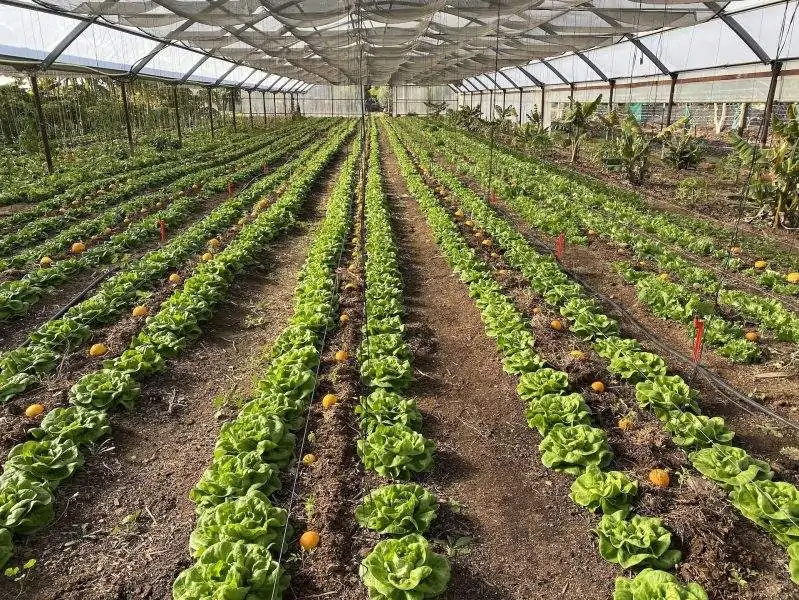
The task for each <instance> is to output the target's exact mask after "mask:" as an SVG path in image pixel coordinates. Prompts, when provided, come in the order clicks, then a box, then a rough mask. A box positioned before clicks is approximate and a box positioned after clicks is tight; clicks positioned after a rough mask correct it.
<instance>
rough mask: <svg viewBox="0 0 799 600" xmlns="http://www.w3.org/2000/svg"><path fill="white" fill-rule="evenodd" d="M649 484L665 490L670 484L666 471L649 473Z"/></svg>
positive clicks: (655, 470)
mask: <svg viewBox="0 0 799 600" xmlns="http://www.w3.org/2000/svg"><path fill="white" fill-rule="evenodd" d="M649 482H650V483H651V484H652V485H654V486H655V487H659V488H667V487H669V483H671V478H670V477H669V472H668V471H666V469H652V470H651V471H649Z"/></svg>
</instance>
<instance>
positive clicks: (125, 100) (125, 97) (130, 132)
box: [119, 81, 133, 154]
mask: <svg viewBox="0 0 799 600" xmlns="http://www.w3.org/2000/svg"><path fill="white" fill-rule="evenodd" d="M119 87H120V88H121V89H122V108H123V109H124V111H125V130H126V131H127V133H128V146H130V153H131V154H133V130H132V129H131V127H130V108H129V107H128V92H127V90H126V89H125V82H124V81H123V82H121V83H120V85H119Z"/></svg>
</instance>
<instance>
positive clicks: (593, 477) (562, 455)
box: [389, 130, 707, 600]
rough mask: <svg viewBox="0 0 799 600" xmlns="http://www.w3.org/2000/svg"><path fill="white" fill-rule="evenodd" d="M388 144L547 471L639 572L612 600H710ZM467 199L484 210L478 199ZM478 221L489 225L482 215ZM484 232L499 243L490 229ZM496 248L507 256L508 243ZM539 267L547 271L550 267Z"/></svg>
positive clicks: (576, 403)
mask: <svg viewBox="0 0 799 600" xmlns="http://www.w3.org/2000/svg"><path fill="white" fill-rule="evenodd" d="M389 137H390V142H391V145H392V147H393V149H394V152H395V154H396V155H397V158H398V159H399V164H400V171H401V172H402V175H403V177H404V178H405V181H406V183H407V185H408V188H409V190H410V191H411V193H412V194H413V196H414V197H415V198H416V200H417V201H418V203H419V206H420V208H421V210H422V213H423V214H424V216H425V218H426V220H427V223H428V225H429V226H430V229H431V230H432V232H433V235H434V237H435V239H436V242H437V244H438V245H439V248H440V249H441V250H442V252H443V254H444V256H445V258H446V259H447V261H448V262H449V264H450V265H451V266H452V268H453V270H454V271H455V273H456V274H457V275H458V277H459V278H460V279H461V281H463V282H464V283H465V284H466V285H467V287H468V291H469V295H470V297H472V298H473V300H474V302H475V305H476V306H477V308H478V309H479V310H480V314H481V318H482V320H483V323H484V326H485V331H486V334H487V335H488V336H489V337H490V338H492V339H494V340H496V343H497V347H498V349H499V352H500V354H501V356H502V364H503V369H504V370H505V372H507V373H508V374H509V375H513V376H517V377H518V378H519V383H518V387H517V394H518V396H519V398H520V399H521V400H523V401H524V402H525V403H526V406H527V408H526V410H525V415H526V417H527V420H528V423H529V424H530V426H531V427H534V428H536V429H538V430H539V432H540V433H541V434H542V435H543V436H544V437H543V439H542V440H541V443H540V444H539V451H540V453H541V461H542V463H543V464H544V466H546V467H547V468H551V469H554V470H556V471H559V472H563V473H567V474H570V475H575V476H576V479H575V481H574V483H573V486H572V491H571V498H572V500H573V501H574V502H576V503H577V504H579V505H581V506H585V507H586V508H588V509H591V510H599V511H600V512H602V517H601V519H600V520H599V523H598V524H597V527H596V529H595V533H596V535H597V538H598V547H599V551H600V554H601V555H602V556H603V558H605V559H606V560H608V561H609V562H612V563H615V564H618V565H620V566H621V567H622V568H624V569H640V572H639V573H638V574H637V575H636V576H635V577H634V578H633V579H627V578H625V577H619V578H617V580H616V590H615V594H614V599H615V600H622V599H623V600H627V599H634V600H648V599H651V598H655V597H666V596H669V597H674V598H679V599H681V600H706V599H707V595H706V594H705V592H704V590H702V588H701V587H700V586H699V585H697V584H693V583H689V584H687V585H682V584H681V583H680V582H679V581H678V580H677V578H676V577H674V576H673V575H671V574H670V573H668V572H667V569H671V568H672V567H674V565H675V564H676V563H677V562H679V561H680V559H681V553H680V551H679V550H678V549H676V548H674V547H673V541H672V536H671V533H670V532H669V530H668V529H666V528H665V527H664V526H663V524H662V522H661V521H660V520H659V519H657V518H654V517H644V516H641V515H637V514H635V513H634V511H633V510H632V503H633V501H634V498H635V495H636V493H637V491H638V483H637V482H636V481H635V480H634V479H632V478H630V477H629V476H627V475H626V474H625V473H623V472H620V471H609V470H606V467H607V466H608V465H609V464H610V463H611V461H612V459H613V451H612V450H611V448H610V446H609V444H608V442H607V439H606V437H605V434H604V432H603V430H602V429H599V428H597V427H594V426H593V425H592V421H591V411H590V409H589V407H588V405H587V404H586V402H585V399H584V397H583V396H582V395H581V394H578V393H573V392H571V391H570V390H569V382H568V375H567V374H566V373H565V372H562V371H558V370H556V369H552V368H549V367H547V366H545V363H544V361H543V360H542V359H541V358H540V357H539V356H538V355H537V353H536V352H535V349H534V344H535V337H534V335H533V332H532V330H531V329H530V326H529V325H528V323H527V321H526V319H525V317H524V316H523V315H522V314H521V312H519V310H518V309H517V308H516V307H515V305H514V303H513V301H512V300H511V299H510V298H509V297H508V296H506V295H505V293H504V292H503V291H502V287H501V285H500V284H499V283H498V282H497V281H496V280H495V279H494V278H493V277H492V275H491V268H490V267H489V265H488V264H487V263H486V262H485V261H483V260H482V259H481V258H480V257H479V255H478V253H477V252H476V251H475V250H474V249H473V248H472V247H471V246H470V245H469V243H468V242H467V241H466V240H465V239H464V237H463V236H462V234H461V233H460V230H459V228H458V225H457V223H456V222H455V221H454V220H453V218H452V217H451V216H450V215H449V213H448V212H447V210H446V209H445V208H444V206H442V204H441V203H440V202H439V201H438V199H437V198H436V196H435V194H434V193H433V191H432V190H431V189H430V187H428V185H427V184H426V183H425V181H424V179H423V178H422V176H421V175H420V172H419V170H418V169H417V167H416V166H415V165H414V162H413V160H412V158H411V156H410V155H409V154H408V151H407V150H406V148H405V147H404V146H403V142H402V139H401V138H400V137H399V136H398V135H397V133H396V132H395V131H393V130H389ZM414 150H415V151H417V152H418V155H419V157H420V159H419V163H420V164H422V165H424V168H425V170H426V171H427V173H428V174H431V175H434V176H438V175H440V174H441V173H440V172H438V171H436V167H435V165H433V163H432V162H430V160H429V157H426V156H425V155H424V153H422V152H421V151H419V150H418V148H417V147H416V146H414ZM440 181H441V182H442V183H444V185H445V186H448V185H455V186H456V189H457V190H458V191H459V192H465V191H466V190H465V189H463V188H462V186H460V184H458V183H457V182H456V181H455V180H454V178H452V179H447V178H442V179H441V180H440ZM470 198H471V199H472V200H473V201H475V202H482V201H481V200H480V199H479V198H477V197H476V196H474V195H472V196H471V197H470ZM463 206H464V208H465V210H466V211H467V212H469V213H471V210H470V208H471V206H470V205H469V204H467V203H466V202H464V204H463ZM471 216H472V218H473V219H474V221H475V222H476V223H480V224H481V226H482V225H483V224H482V223H481V219H480V218H479V216H477V215H471ZM482 229H484V230H485V231H486V232H488V233H490V234H492V238H494V239H497V238H496V237H495V236H494V235H493V233H492V232H491V229H490V228H489V227H484V226H483V227H482ZM497 241H498V243H499V244H500V247H502V248H504V246H503V244H502V243H501V241H500V240H497ZM508 254H511V255H513V258H511V257H509V256H508ZM529 259H530V253H529V252H528V249H527V248H526V247H524V246H522V245H518V246H517V247H515V248H514V249H512V250H510V251H508V252H506V260H508V262H509V263H510V264H511V265H514V266H515V264H516V262H517V261H518V262H519V263H522V262H527V261H529ZM541 266H542V267H544V268H546V265H541ZM539 276H546V274H545V273H540V274H539ZM584 325H585V326H586V327H593V326H598V327H604V326H606V324H605V323H604V321H602V320H601V319H600V320H598V321H597V323H596V324H595V325H593V324H591V323H589V322H587V321H586V322H585V323H584Z"/></svg>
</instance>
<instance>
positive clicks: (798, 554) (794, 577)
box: [0, 542, 799, 585]
mask: <svg viewBox="0 0 799 600" xmlns="http://www.w3.org/2000/svg"><path fill="white" fill-rule="evenodd" d="M788 560H789V562H788V573H790V574H791V581H793V582H794V583H795V584H797V585H799V542H794V543H793V544H791V545H790V546H788ZM2 566H3V561H2V559H1V558H0V567H2Z"/></svg>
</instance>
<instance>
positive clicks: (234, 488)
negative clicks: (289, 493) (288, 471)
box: [189, 452, 280, 512]
mask: <svg viewBox="0 0 799 600" xmlns="http://www.w3.org/2000/svg"><path fill="white" fill-rule="evenodd" d="M279 489H280V477H279V472H278V469H277V467H275V466H274V465H270V464H268V463H265V462H264V461H263V460H262V459H261V455H260V454H259V453H258V452H244V453H242V454H226V455H224V456H220V457H219V458H215V459H214V461H213V462H212V463H211V465H210V466H209V467H208V468H207V469H206V470H205V472H204V473H203V475H202V477H201V478H200V480H199V481H198V482H197V485H195V486H194V489H193V490H191V491H190V492H189V498H190V499H191V501H192V502H194V503H195V504H196V505H197V511H198V512H201V511H203V510H206V509H209V508H212V507H214V506H216V505H217V504H221V503H222V502H225V501H227V500H235V499H236V498H240V497H242V496H246V495H247V494H248V493H249V492H251V491H255V490H257V491H259V492H261V493H262V494H265V495H267V496H269V495H270V494H273V493H274V492H276V491H277V490H279Z"/></svg>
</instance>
